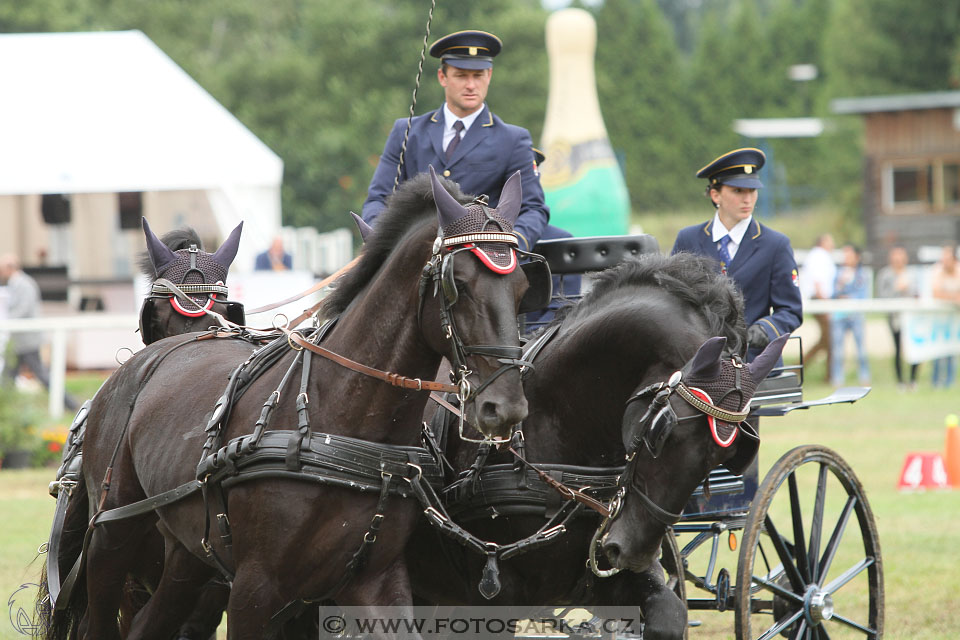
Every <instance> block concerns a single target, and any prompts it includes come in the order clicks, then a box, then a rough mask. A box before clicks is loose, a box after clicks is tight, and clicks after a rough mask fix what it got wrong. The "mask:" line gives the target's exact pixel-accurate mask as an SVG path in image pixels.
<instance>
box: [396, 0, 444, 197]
mask: <svg viewBox="0 0 960 640" xmlns="http://www.w3.org/2000/svg"><path fill="white" fill-rule="evenodd" d="M436 8H437V0H430V13H428V14H427V26H426V33H424V34H423V47H421V48H420V63H419V64H418V65H417V79H416V82H415V83H414V86H413V101H412V102H411V103H410V115H408V116H407V130H406V131H404V132H403V143H402V144H401V145H400V160H399V161H398V162H397V175H396V176H394V178H393V190H394V191H396V190H397V187H398V186H399V185H400V174H401V172H402V171H403V157H404V155H406V153H407V138H408V137H409V135H410V126H411V123H412V122H413V112H414V110H415V109H416V108H417V91H418V90H419V89H420V77H421V76H422V75H423V61H424V59H425V55H426V51H427V40H429V39H430V23H432V22H433V10H434V9H436Z"/></svg>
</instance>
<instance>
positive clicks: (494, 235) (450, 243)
mask: <svg viewBox="0 0 960 640" xmlns="http://www.w3.org/2000/svg"><path fill="white" fill-rule="evenodd" d="M471 242H504V243H506V244H510V245H513V246H515V247H519V246H520V241H519V240H518V239H517V234H515V233H506V232H504V231H480V232H478V233H461V234H459V235H455V236H449V237H447V238H444V239H443V246H444V247H445V248H446V247H455V246H458V245H462V244H468V243H471Z"/></svg>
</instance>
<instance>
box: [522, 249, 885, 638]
mask: <svg viewBox="0 0 960 640" xmlns="http://www.w3.org/2000/svg"><path fill="white" fill-rule="evenodd" d="M536 251H537V252H539V253H541V254H542V255H543V256H544V257H545V258H546V259H547V263H548V264H549V265H550V267H551V270H552V272H553V273H554V274H559V276H560V277H561V278H564V277H570V276H574V277H579V276H585V275H587V274H589V272H594V271H598V270H600V269H603V268H608V267H611V266H613V265H615V264H617V263H618V262H620V261H622V260H624V259H626V258H629V257H631V256H637V255H642V254H645V253H650V252H656V251H658V247H657V242H656V239H654V238H653V237H651V236H648V235H634V236H623V237H597V238H574V239H571V240H548V241H542V242H541V243H540V244H538V245H537V247H536ZM788 350H789V355H792V356H793V357H792V358H791V360H792V361H796V362H798V364H790V365H781V366H780V367H778V368H777V369H775V370H774V371H773V372H771V374H770V375H769V376H768V377H767V378H766V379H765V380H764V381H763V382H762V383H761V384H760V385H759V387H758V388H757V391H756V393H755V395H754V396H753V399H752V400H751V404H750V408H751V413H750V415H751V418H753V419H756V418H759V417H777V416H784V415H786V414H788V413H790V412H792V411H795V410H800V409H809V408H812V407H816V406H822V405H830V404H838V403H853V402H856V401H857V400H859V399H861V398H863V397H864V396H865V395H867V393H868V392H869V391H870V389H869V388H867V387H845V388H841V389H837V390H836V391H834V392H833V393H832V394H830V395H829V396H828V397H825V398H822V399H817V400H806V401H805V400H804V398H803V375H804V372H803V361H802V349H801V344H800V338H799V337H797V338H792V339H791V340H790V346H789V347H788ZM738 532H740V539H739V541H738V539H737V533H738ZM722 546H726V547H727V548H728V549H729V550H730V551H731V552H734V551H737V550H738V551H739V555H738V560H737V565H736V567H735V568H734V569H732V570H731V569H728V568H726V567H720V566H718V558H719V556H720V549H721V547H722ZM738 547H739V548H738ZM721 562H722V561H721ZM661 564H662V566H663V569H664V571H665V572H666V574H667V584H668V586H670V587H671V588H672V589H673V590H674V592H675V593H676V594H677V595H678V596H679V597H680V598H681V599H682V600H683V601H684V602H685V603H686V605H687V607H688V609H689V610H690V611H697V610H701V611H702V610H713V611H721V612H722V611H729V610H733V611H734V617H735V629H736V637H737V638H741V639H744V640H747V639H753V638H764V639H767V638H774V637H777V636H778V635H782V636H784V637H789V638H828V637H830V638H836V637H858V638H859V637H866V638H880V637H882V635H883V618H884V590H883V569H882V561H881V554H880V543H879V538H878V533H877V526H876V523H875V521H874V516H873V513H872V511H871V509H870V505H869V502H868V500H867V497H866V494H865V491H864V488H863V487H862V485H861V484H860V482H859V481H858V479H857V477H856V475H855V473H854V471H853V470H852V469H851V468H850V466H849V465H848V464H847V463H846V462H845V461H844V460H843V459H842V458H841V457H840V456H839V455H838V454H837V453H836V452H834V451H832V450H830V449H829V448H827V447H824V446H820V445H816V444H811V445H801V446H797V447H795V448H793V449H791V450H790V451H788V452H787V453H785V454H784V455H783V456H782V457H781V458H780V459H779V460H778V461H777V462H776V463H774V465H773V466H772V468H771V469H770V471H769V472H768V473H767V475H766V476H765V477H764V478H763V479H762V481H761V480H760V478H759V471H758V467H757V463H756V460H755V461H754V462H753V463H752V464H751V465H750V466H749V467H748V468H747V469H746V470H745V471H744V473H743V474H742V475H741V474H736V473H733V472H731V471H729V470H728V469H726V468H725V467H722V466H721V467H718V468H716V469H714V470H712V471H711V472H710V474H709V476H708V479H707V481H706V482H704V483H703V484H702V485H700V486H699V487H698V488H697V489H696V490H695V491H694V493H693V496H692V497H691V498H690V500H689V501H688V503H687V504H686V506H685V507H684V509H683V512H682V514H681V517H680V518H679V521H678V522H676V523H675V524H674V525H673V527H672V530H671V531H670V532H669V534H668V535H667V536H665V538H664V541H663V545H662V555H661ZM601 571H602V570H601ZM696 624H697V623H696V622H691V626H695V625H696Z"/></svg>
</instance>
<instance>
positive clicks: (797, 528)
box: [787, 472, 810, 584]
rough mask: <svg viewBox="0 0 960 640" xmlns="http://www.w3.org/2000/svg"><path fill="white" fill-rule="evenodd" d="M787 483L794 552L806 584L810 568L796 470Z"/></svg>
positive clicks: (808, 580) (798, 568)
mask: <svg viewBox="0 0 960 640" xmlns="http://www.w3.org/2000/svg"><path fill="white" fill-rule="evenodd" d="M787 485H788V486H789V488H790V514H791V516H792V519H793V546H794V549H793V553H794V556H795V557H796V562H797V571H799V572H800V576H801V577H802V578H803V582H804V584H807V583H809V582H810V568H809V566H808V565H807V550H806V549H805V548H804V546H803V545H804V541H805V540H806V539H807V537H806V536H805V535H803V510H802V509H801V508H800V492H799V490H798V489H797V474H796V472H793V473H791V474H790V475H789V476H787Z"/></svg>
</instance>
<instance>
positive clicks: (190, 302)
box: [42, 218, 243, 600]
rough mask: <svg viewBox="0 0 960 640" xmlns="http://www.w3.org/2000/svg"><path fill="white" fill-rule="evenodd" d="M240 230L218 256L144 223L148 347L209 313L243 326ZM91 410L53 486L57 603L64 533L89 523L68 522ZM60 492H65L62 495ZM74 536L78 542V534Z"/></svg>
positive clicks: (47, 576)
mask: <svg viewBox="0 0 960 640" xmlns="http://www.w3.org/2000/svg"><path fill="white" fill-rule="evenodd" d="M242 228H243V223H240V225H238V226H237V227H236V228H235V229H234V230H233V231H232V232H231V234H230V235H229V236H228V237H227V239H226V241H224V243H223V244H222V245H221V246H220V248H219V249H218V250H217V251H216V252H215V253H207V252H206V251H204V250H203V242H202V241H201V240H200V236H199V235H198V234H197V232H196V231H195V230H194V229H192V228H190V227H184V228H181V229H174V230H172V231H168V232H167V233H165V234H163V236H162V237H160V238H157V236H156V235H155V234H154V233H153V231H152V230H151V229H150V225H149V224H148V223H147V220H146V218H144V219H143V234H144V237H145V239H146V246H147V250H146V251H145V252H144V253H143V255H142V256H141V257H140V259H139V261H138V262H139V267H140V271H141V272H142V273H143V274H144V275H145V276H146V277H148V278H149V279H150V283H151V291H150V293H149V294H148V296H147V297H146V298H145V299H144V301H143V303H142V305H141V309H140V337H141V338H142V339H143V342H144V344H151V343H153V342H156V341H157V340H162V339H163V338H168V337H170V336H175V335H181V334H184V333H189V332H191V331H197V330H200V329H205V328H207V327H209V326H211V325H214V326H216V325H218V324H219V323H218V320H217V319H216V316H215V315H210V314H208V313H207V312H208V311H209V312H213V313H214V314H218V315H220V316H221V317H224V316H225V317H226V318H227V319H228V320H229V321H234V322H237V323H240V324H242V323H243V305H241V304H240V303H237V302H231V301H230V300H228V299H227V297H226V296H227V288H226V284H225V283H226V279H227V272H228V271H229V269H230V265H231V264H232V263H233V259H234V258H235V257H236V254H237V247H238V244H239V241H240V233H241V231H242ZM171 279H172V282H171ZM164 280H165V281H167V282H171V284H173V285H174V286H177V285H179V286H178V287H177V288H180V287H184V288H186V289H188V290H190V291H191V295H190V296H182V297H184V298H185V299H178V298H177V294H176V293H175V292H174V291H172V290H171V289H170V288H169V287H168V286H166V285H164V284H161V283H158V281H161V282H162V281H164ZM88 406H89V405H84V407H82V408H81V410H80V411H79V412H78V414H77V416H76V418H75V419H74V421H73V424H72V425H71V426H70V432H69V436H68V438H67V443H66V446H65V447H64V452H63V461H62V464H61V465H60V468H59V469H58V470H57V474H56V478H55V480H54V482H53V483H51V485H50V489H51V494H52V495H53V496H54V497H55V498H57V507H56V511H55V514H54V521H53V526H52V527H51V530H50V538H49V540H48V544H47V552H48V555H47V563H46V564H45V566H44V573H43V576H42V582H43V583H44V585H45V586H46V588H47V589H49V592H48V593H49V594H50V595H51V596H52V598H53V599H54V600H56V597H57V595H58V594H59V591H60V581H61V575H60V571H59V562H58V557H57V556H58V555H59V552H60V551H61V548H62V547H61V542H62V540H61V538H62V535H63V532H64V530H65V529H66V530H67V532H68V533H67V536H66V537H67V540H70V539H71V534H70V531H73V530H78V531H79V532H81V533H80V535H79V537H80V538H81V539H82V531H83V530H85V529H86V526H87V521H88V517H87V514H86V505H83V506H82V508H76V507H75V508H74V510H73V512H72V515H73V519H74V521H73V522H71V521H66V520H65V517H66V512H67V500H68V497H69V493H70V490H71V489H72V487H73V486H75V483H76V482H77V481H78V479H79V476H80V465H81V460H82V457H81V456H82V448H83V440H84V436H85V431H86V416H87V409H88ZM62 487H66V488H67V490H66V491H63V492H62V493H61V491H60V489H61V488H62ZM75 502H76V500H75ZM72 537H73V538H74V539H75V538H77V537H78V535H77V534H74V535H73V536H72ZM76 542H79V541H76ZM49 582H52V583H51V584H48V583H49Z"/></svg>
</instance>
